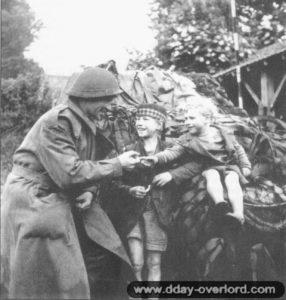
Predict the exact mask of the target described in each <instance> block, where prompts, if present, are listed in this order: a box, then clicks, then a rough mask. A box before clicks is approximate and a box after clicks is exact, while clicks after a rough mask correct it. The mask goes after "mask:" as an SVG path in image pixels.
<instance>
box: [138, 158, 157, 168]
mask: <svg viewBox="0 0 286 300" xmlns="http://www.w3.org/2000/svg"><path fill="white" fill-rule="evenodd" d="M140 163H141V164H142V165H144V166H146V167H152V166H153V165H155V164H157V163H158V157H157V156H155V155H150V156H141V157H140Z"/></svg>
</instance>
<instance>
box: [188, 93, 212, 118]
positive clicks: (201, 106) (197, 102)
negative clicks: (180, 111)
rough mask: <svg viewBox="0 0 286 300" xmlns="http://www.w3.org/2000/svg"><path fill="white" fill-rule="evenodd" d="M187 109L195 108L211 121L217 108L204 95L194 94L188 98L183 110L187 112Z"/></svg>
mask: <svg viewBox="0 0 286 300" xmlns="http://www.w3.org/2000/svg"><path fill="white" fill-rule="evenodd" d="M189 110H196V111H198V112H199V113H200V114H201V115H202V116H204V117H205V118H207V119H210V120H212V121H213V120H214V119H215V118H216V116H217V115H218V109H217V107H216V105H215V104H214V103H213V100H212V99H211V98H207V97H204V96H196V97H192V98H189V101H188V103H187V105H186V107H185V110H184V112H185V113H187V112H188V111H189Z"/></svg>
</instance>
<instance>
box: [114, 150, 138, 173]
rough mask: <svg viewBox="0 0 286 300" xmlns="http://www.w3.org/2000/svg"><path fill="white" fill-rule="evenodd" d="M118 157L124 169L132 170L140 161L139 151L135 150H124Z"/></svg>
mask: <svg viewBox="0 0 286 300" xmlns="http://www.w3.org/2000/svg"><path fill="white" fill-rule="evenodd" d="M118 159H119V161H120V163H121V166H122V168H123V169H125V170H132V169H134V168H135V166H136V165H137V164H138V163H140V159H139V153H138V152H136V151H128V152H124V153H122V154H121V155H119V156H118Z"/></svg>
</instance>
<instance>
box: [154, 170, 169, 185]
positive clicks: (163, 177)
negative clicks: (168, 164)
mask: <svg viewBox="0 0 286 300" xmlns="http://www.w3.org/2000/svg"><path fill="white" fill-rule="evenodd" d="M172 179H173V177H172V175H171V173H170V172H164V173H161V174H158V175H156V176H155V177H154V179H153V181H152V183H154V184H155V185H157V186H164V185H165V184H167V183H168V182H170V181H171V180H172Z"/></svg>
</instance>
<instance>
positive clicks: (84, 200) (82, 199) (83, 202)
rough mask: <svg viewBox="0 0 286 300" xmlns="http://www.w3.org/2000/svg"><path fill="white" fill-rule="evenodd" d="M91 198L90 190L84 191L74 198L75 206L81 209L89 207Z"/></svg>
mask: <svg viewBox="0 0 286 300" xmlns="http://www.w3.org/2000/svg"><path fill="white" fill-rule="evenodd" d="M92 199H93V194H92V193H91V192H85V193H83V194H81V195H79V196H78V197H77V198H76V199H75V201H76V204H75V206H76V207H77V208H79V209H81V210H86V209H88V208H90V206H91V202H92Z"/></svg>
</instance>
